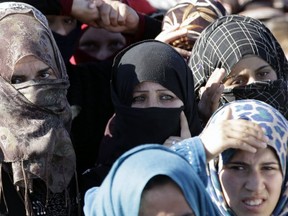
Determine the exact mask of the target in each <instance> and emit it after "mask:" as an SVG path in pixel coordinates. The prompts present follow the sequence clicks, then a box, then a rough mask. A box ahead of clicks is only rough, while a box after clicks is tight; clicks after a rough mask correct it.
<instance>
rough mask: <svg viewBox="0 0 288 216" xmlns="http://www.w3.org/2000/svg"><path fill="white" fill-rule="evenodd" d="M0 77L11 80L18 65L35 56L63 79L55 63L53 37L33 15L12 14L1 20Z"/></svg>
mask: <svg viewBox="0 0 288 216" xmlns="http://www.w3.org/2000/svg"><path fill="white" fill-rule="evenodd" d="M0 29H1V31H0V41H1V46H0V75H1V76H2V77H3V78H4V79H6V80H11V77H12V75H13V72H14V68H15V65H16V63H17V62H18V61H19V60H20V59H21V58H23V57H25V56H29V55H33V56H35V57H36V58H38V59H40V60H42V61H43V62H44V63H46V64H47V65H48V66H50V67H51V68H52V69H53V70H54V72H55V74H56V76H57V77H61V75H60V72H59V71H58V69H57V63H56V61H55V59H56V58H55V53H54V50H53V46H52V42H51V36H50V33H49V31H48V29H46V28H45V26H43V25H42V24H41V23H40V22H39V21H38V20H37V19H36V18H35V17H34V16H33V15H32V14H30V13H26V14H10V15H8V16H6V17H4V18H3V19H1V20H0Z"/></svg>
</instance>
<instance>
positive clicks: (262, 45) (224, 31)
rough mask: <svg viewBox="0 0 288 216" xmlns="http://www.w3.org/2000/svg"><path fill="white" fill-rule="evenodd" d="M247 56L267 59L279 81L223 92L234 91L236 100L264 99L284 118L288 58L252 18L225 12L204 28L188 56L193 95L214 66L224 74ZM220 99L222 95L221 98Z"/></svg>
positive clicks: (265, 30) (287, 108) (272, 37)
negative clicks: (225, 13)
mask: <svg viewBox="0 0 288 216" xmlns="http://www.w3.org/2000/svg"><path fill="white" fill-rule="evenodd" d="M248 56H257V57H259V58H261V59H263V60H264V61H266V62H267V63H268V64H269V65H270V66H271V67H272V68H273V70H274V71H275V72H276V74H277V78H278V80H277V81H275V82H266V84H264V83H262V84H259V83H258V84H257V83H256V84H253V85H249V86H248V87H239V88H238V87H237V89H235V90H227V89H226V90H225V91H226V93H228V92H229V94H230V96H231V94H234V93H235V95H234V98H235V99H258V100H261V101H264V102H266V103H268V104H270V105H271V106H273V107H275V108H277V109H278V110H279V111H280V112H281V113H282V114H283V115H284V116H286V117H287V113H288V106H287V97H288V91H287V84H288V83H287V77H288V61H287V59H286V57H285V54H284V52H283V50H282V48H281V46H280V44H279V43H278V41H277V40H276V39H275V37H274V36H273V34H272V33H271V31H270V30H269V29H268V28H267V27H266V26H265V25H264V24H263V23H262V22H260V21H259V20H256V19H253V18H251V17H244V16H239V15H227V16H224V17H221V18H219V19H218V20H217V21H215V22H214V23H213V24H212V25H210V26H208V27H207V28H206V29H204V31H203V32H202V34H201V37H200V38H199V40H197V41H196V43H195V45H194V47H193V50H192V55H191V57H190V59H189V66H190V68H191V70H192V71H193V75H194V79H195V87H194V89H195V92H196V94H198V93H199V89H200V88H201V87H202V86H205V84H206V82H207V80H208V79H209V77H210V76H211V74H212V73H213V71H214V70H215V69H216V68H224V69H225V72H226V77H227V76H229V75H230V73H231V71H232V69H233V67H234V66H235V65H236V64H237V63H238V62H239V61H240V60H241V59H243V58H245V57H248ZM226 77H225V78H226ZM225 78H224V79H225ZM224 93H225V92H224ZM224 97H227V95H226V96H225V95H224ZM230 98H231V97H230ZM223 101H225V98H222V102H223Z"/></svg>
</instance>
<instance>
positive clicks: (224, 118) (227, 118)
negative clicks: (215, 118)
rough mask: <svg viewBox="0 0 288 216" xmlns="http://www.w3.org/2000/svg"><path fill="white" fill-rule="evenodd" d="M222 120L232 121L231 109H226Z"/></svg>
mask: <svg viewBox="0 0 288 216" xmlns="http://www.w3.org/2000/svg"><path fill="white" fill-rule="evenodd" d="M221 118H222V120H229V119H232V118H233V116H232V109H231V107H228V109H226V110H225V112H224V113H223V116H221Z"/></svg>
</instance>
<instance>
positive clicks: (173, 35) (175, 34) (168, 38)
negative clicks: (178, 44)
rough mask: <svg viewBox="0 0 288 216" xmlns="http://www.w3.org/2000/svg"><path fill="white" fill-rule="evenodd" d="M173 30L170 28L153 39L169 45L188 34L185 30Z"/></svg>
mask: <svg viewBox="0 0 288 216" xmlns="http://www.w3.org/2000/svg"><path fill="white" fill-rule="evenodd" d="M175 28H176V26H175ZM173 29H174V28H171V29H168V30H166V31H163V32H161V33H160V34H159V35H158V36H157V37H156V38H155V39H156V40H159V41H162V42H164V43H168V44H169V43H170V42H172V41H175V40H176V39H179V38H181V37H185V36H187V34H188V30H187V29H178V30H177V29H174V30H173Z"/></svg>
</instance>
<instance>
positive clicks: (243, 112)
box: [207, 99, 288, 216]
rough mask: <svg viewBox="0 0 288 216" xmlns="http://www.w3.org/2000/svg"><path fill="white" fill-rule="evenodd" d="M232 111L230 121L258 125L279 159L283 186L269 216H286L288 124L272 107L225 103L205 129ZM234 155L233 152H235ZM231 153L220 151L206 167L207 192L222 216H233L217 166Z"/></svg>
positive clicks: (242, 101) (255, 102) (224, 161)
mask: <svg viewBox="0 0 288 216" xmlns="http://www.w3.org/2000/svg"><path fill="white" fill-rule="evenodd" d="M229 107H230V108H231V110H232V116H233V119H245V120H248V121H252V122H254V123H257V124H259V125H260V126H261V127H263V128H264V129H265V133H266V136H268V137H269V140H270V141H269V143H268V146H270V147H271V148H273V149H274V150H275V152H276V155H277V157H278V159H279V163H280V167H281V171H282V174H283V184H282V189H281V195H280V198H279V201H278V203H277V206H276V207H275V209H274V211H273V214H272V216H284V215H287V214H288V173H287V172H288V167H287V162H288V156H287V145H288V122H287V120H286V119H285V118H284V116H283V115H281V113H280V112H279V111H278V110H276V109H275V108H273V107H272V106H270V105H268V104H266V103H264V102H262V101H258V100H252V99H250V100H239V101H234V102H231V103H227V104H225V105H224V106H222V107H221V108H219V109H218V110H217V111H216V112H215V113H214V114H213V116H212V117H211V119H210V121H209V122H208V123H207V126H208V125H210V124H215V123H217V122H218V121H221V120H222V119H223V118H222V115H223V113H225V111H226V110H227V109H228V108H229ZM236 151H237V150H236ZM234 152H235V149H234V150H233V149H228V150H226V151H224V152H223V153H222V154H221V155H220V156H219V158H217V159H215V160H212V161H210V163H209V172H210V174H209V184H208V191H209V193H210V194H211V196H212V199H213V201H214V202H215V203H216V204H217V206H218V208H219V209H220V211H221V213H222V214H221V215H223V216H231V215H233V213H232V210H231V209H230V208H229V206H228V205H227V203H226V202H225V198H224V195H223V192H222V189H221V186H220V181H219V175H218V173H219V171H220V170H219V167H218V165H219V164H226V163H227V162H228V161H229V158H231V157H232V155H233V154H234Z"/></svg>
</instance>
